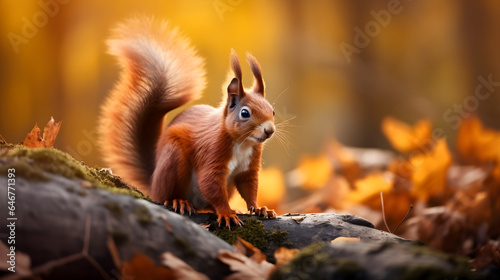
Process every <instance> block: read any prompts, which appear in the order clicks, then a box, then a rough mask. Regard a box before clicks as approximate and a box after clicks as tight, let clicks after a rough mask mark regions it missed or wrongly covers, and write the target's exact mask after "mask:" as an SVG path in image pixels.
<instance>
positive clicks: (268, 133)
mask: <svg viewBox="0 0 500 280" xmlns="http://www.w3.org/2000/svg"><path fill="white" fill-rule="evenodd" d="M264 133H265V134H266V135H267V138H269V137H271V135H273V133H274V128H273V127H269V128H264Z"/></svg>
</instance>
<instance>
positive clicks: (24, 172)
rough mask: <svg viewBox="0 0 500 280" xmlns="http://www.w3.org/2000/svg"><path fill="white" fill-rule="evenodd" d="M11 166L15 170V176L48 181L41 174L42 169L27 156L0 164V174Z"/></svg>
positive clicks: (5, 172)
mask: <svg viewBox="0 0 500 280" xmlns="http://www.w3.org/2000/svg"><path fill="white" fill-rule="evenodd" d="M11 168H13V169H15V170H16V177H23V178H25V179H28V180H30V181H41V182H47V181H49V178H48V177H47V176H45V174H43V170H41V169H40V168H36V166H35V164H34V163H33V161H32V160H30V159H29V158H22V159H18V160H10V161H7V163H5V164H4V165H2V166H0V174H7V170H8V169H11Z"/></svg>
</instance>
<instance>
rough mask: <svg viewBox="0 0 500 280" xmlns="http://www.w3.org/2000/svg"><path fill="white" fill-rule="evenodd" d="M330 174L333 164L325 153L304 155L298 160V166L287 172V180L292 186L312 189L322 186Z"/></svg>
mask: <svg viewBox="0 0 500 280" xmlns="http://www.w3.org/2000/svg"><path fill="white" fill-rule="evenodd" d="M332 174H333V165H332V163H331V160H330V159H329V157H327V156H326V155H320V156H318V157H311V156H304V157H303V158H302V159H301V160H300V162H299V166H298V167H297V168H296V169H294V170H292V171H290V172H289V173H288V175H287V181H288V182H290V183H291V184H292V185H293V186H300V187H301V188H302V189H304V190H309V191H313V190H317V189H320V188H323V187H324V186H325V184H326V183H327V182H328V180H329V179H330V177H331V176H332Z"/></svg>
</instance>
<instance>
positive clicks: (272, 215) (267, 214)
mask: <svg viewBox="0 0 500 280" xmlns="http://www.w3.org/2000/svg"><path fill="white" fill-rule="evenodd" d="M249 210H250V214H252V213H255V216H257V217H264V218H266V219H276V216H278V214H276V212H274V209H267V207H266V206H264V207H260V208H259V207H258V206H257V207H253V206H252V207H250V209H249Z"/></svg>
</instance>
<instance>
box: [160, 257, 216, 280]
mask: <svg viewBox="0 0 500 280" xmlns="http://www.w3.org/2000/svg"><path fill="white" fill-rule="evenodd" d="M161 259H162V260H161V263H162V264H163V265H165V266H167V267H169V268H170V269H172V271H173V272H174V274H175V279H176V280H191V279H197V280H198V279H199V280H208V279H210V278H208V276H206V275H205V274H203V273H200V272H198V271H196V270H194V269H193V268H192V267H191V266H190V265H188V264H187V263H185V262H184V261H183V260H181V259H179V258H178V257H176V256H175V255H174V254H172V253H171V252H166V253H163V254H162V255H161Z"/></svg>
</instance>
